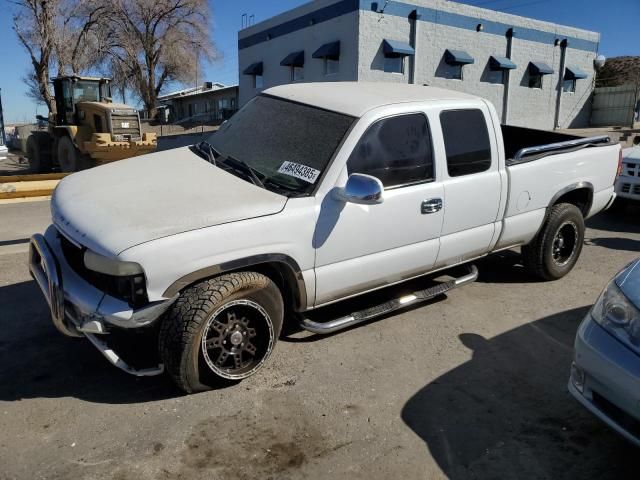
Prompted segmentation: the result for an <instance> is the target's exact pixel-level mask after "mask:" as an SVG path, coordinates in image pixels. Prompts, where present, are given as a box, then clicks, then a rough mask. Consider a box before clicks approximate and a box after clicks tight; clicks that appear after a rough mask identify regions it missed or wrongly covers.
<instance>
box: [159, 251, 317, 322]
mask: <svg viewBox="0 0 640 480" xmlns="http://www.w3.org/2000/svg"><path fill="white" fill-rule="evenodd" d="M243 271H244V272H257V273H261V274H262V275H265V276H266V277H269V278H270V279H271V280H272V281H273V282H274V283H275V284H276V286H277V287H278V289H279V290H280V292H281V293H282V300H283V301H284V304H285V308H286V311H287V312H291V311H299V310H302V309H304V308H306V290H304V289H305V286H304V283H303V282H302V280H301V273H299V272H296V271H294V269H293V267H291V266H290V265H289V264H287V263H285V262H281V261H267V262H259V263H255V264H250V265H243V266H239V267H238V268H230V269H229V270H225V271H222V272H221V271H217V272H216V273H215V274H213V275H206V276H198V278H192V279H191V281H190V282H189V283H188V284H183V285H182V286H181V287H180V291H184V289H185V288H188V287H189V286H192V285H194V284H196V283H198V282H203V281H206V280H208V279H211V278H215V277H219V276H222V275H226V274H229V273H234V272H243ZM167 294H168V293H167V292H165V295H167ZM171 294H173V292H171Z"/></svg>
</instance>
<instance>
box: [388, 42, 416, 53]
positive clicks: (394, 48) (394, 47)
mask: <svg viewBox="0 0 640 480" xmlns="http://www.w3.org/2000/svg"><path fill="white" fill-rule="evenodd" d="M382 50H383V51H384V55H385V57H406V56H410V55H415V54H416V51H415V50H414V48H413V47H412V46H411V45H409V44H408V43H403V42H399V41H397V40H386V39H385V40H383V41H382Z"/></svg>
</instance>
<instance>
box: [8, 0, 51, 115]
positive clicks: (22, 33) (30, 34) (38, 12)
mask: <svg viewBox="0 0 640 480" xmlns="http://www.w3.org/2000/svg"><path fill="white" fill-rule="evenodd" d="M12 3H14V4H15V5H16V6H17V7H18V8H17V11H16V13H15V14H14V16H13V29H14V30H15V32H16V34H17V35H18V39H19V40H20V43H21V44H22V46H23V47H24V48H25V49H26V50H27V53H28V54H29V57H30V59H31V65H33V75H28V77H27V79H31V80H30V81H28V92H30V93H31V94H33V93H34V90H37V92H39V94H40V97H41V98H42V101H43V102H44V103H45V104H46V105H47V108H48V109H49V112H55V111H56V104H55V101H54V99H53V96H52V95H51V90H50V89H49V67H50V64H51V61H52V58H53V55H54V50H55V18H56V15H57V12H58V9H59V6H60V1H59V0H46V1H43V0H19V1H15V2H12ZM34 87H35V88H34Z"/></svg>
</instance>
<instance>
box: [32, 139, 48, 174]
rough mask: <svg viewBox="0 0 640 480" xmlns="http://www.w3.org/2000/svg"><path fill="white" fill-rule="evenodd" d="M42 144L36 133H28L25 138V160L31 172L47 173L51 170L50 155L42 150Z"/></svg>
mask: <svg viewBox="0 0 640 480" xmlns="http://www.w3.org/2000/svg"><path fill="white" fill-rule="evenodd" d="M43 147H44V146H43V145H42V143H41V142H39V141H38V137H37V135H33V134H32V135H30V136H29V138H28V139H27V160H29V171H30V172H31V173H48V172H50V171H51V157H50V156H49V155H46V154H45V152H43V151H42V149H43Z"/></svg>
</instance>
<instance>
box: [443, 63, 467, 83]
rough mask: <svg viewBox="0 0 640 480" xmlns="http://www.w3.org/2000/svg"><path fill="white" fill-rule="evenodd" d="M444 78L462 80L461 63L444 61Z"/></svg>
mask: <svg viewBox="0 0 640 480" xmlns="http://www.w3.org/2000/svg"><path fill="white" fill-rule="evenodd" d="M443 69H444V70H443V73H444V78H449V79H451V80H462V65H461V64H459V63H456V64H453V65H450V64H448V63H446V64H445V65H444V66H443Z"/></svg>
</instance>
